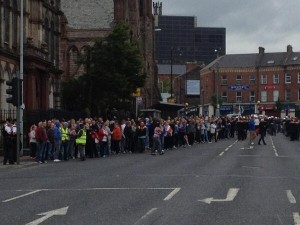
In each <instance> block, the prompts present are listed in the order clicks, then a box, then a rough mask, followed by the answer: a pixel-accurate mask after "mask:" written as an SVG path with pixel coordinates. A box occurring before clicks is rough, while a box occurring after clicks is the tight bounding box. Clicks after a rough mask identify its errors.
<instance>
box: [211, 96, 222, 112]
mask: <svg viewBox="0 0 300 225" xmlns="http://www.w3.org/2000/svg"><path fill="white" fill-rule="evenodd" d="M217 97H218V98H217ZM217 100H218V101H217ZM210 101H211V104H212V106H213V107H214V108H215V109H216V108H217V103H219V106H221V105H222V104H223V98H222V96H220V95H219V96H217V95H213V96H211V98H210Z"/></svg>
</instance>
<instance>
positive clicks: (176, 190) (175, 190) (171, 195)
mask: <svg viewBox="0 0 300 225" xmlns="http://www.w3.org/2000/svg"><path fill="white" fill-rule="evenodd" d="M180 189H181V188H175V189H174V190H173V191H172V192H171V193H170V194H169V195H168V196H167V197H165V199H164V201H169V200H171V198H173V197H174V195H176V194H177V193H178V192H179V191H180Z"/></svg>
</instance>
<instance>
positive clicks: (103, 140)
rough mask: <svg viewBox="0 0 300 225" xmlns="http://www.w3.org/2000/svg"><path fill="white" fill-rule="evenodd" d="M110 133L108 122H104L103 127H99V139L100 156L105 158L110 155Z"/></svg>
mask: <svg viewBox="0 0 300 225" xmlns="http://www.w3.org/2000/svg"><path fill="white" fill-rule="evenodd" d="M109 134H110V130H109V127H108V124H107V123H104V124H103V126H102V128H101V129H99V132H98V139H99V142H100V156H101V157H103V158H105V157H106V156H108V155H109V151H108V135H109Z"/></svg>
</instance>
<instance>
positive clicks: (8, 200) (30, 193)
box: [2, 190, 41, 202]
mask: <svg viewBox="0 0 300 225" xmlns="http://www.w3.org/2000/svg"><path fill="white" fill-rule="evenodd" d="M40 191H41V190H35V191H32V192H29V193H27V194H24V195H19V196H17V197H14V198H10V199H7V200H4V201H2V202H11V201H13V200H16V199H19V198H23V197H26V196H28V195H32V194H35V193H38V192H40Z"/></svg>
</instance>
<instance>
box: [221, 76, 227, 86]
mask: <svg viewBox="0 0 300 225" xmlns="http://www.w3.org/2000/svg"><path fill="white" fill-rule="evenodd" d="M221 85H227V76H226V75H222V77H221Z"/></svg>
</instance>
